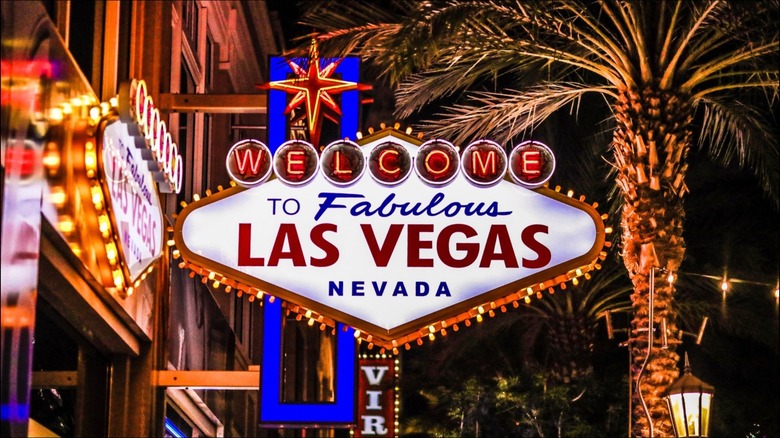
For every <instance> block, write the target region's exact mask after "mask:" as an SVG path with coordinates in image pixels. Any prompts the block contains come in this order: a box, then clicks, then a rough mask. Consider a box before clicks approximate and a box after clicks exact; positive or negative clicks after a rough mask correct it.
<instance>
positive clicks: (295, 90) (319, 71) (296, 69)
mask: <svg viewBox="0 0 780 438" xmlns="http://www.w3.org/2000/svg"><path fill="white" fill-rule="evenodd" d="M342 60H343V58H337V59H335V60H333V61H331V62H329V63H327V64H326V65H325V66H324V67H322V66H321V65H320V61H321V60H320V58H319V53H318V51H317V42H316V41H315V40H313V39H312V42H311V46H310V48H309V58H308V66H306V64H305V63H304V62H301V61H300V60H291V59H286V60H285V61H286V62H287V64H288V65H289V66H290V68H291V69H292V71H293V73H294V74H295V76H296V77H293V78H290V79H284V80H279V81H271V82H268V83H267V84H263V85H260V86H259V88H261V89H265V90H280V91H284V92H286V93H288V94H292V95H293V97H292V99H291V100H290V102H289V103H288V104H287V107H286V108H285V111H284V114H285V115H289V114H290V113H291V112H292V111H293V110H294V109H296V108H298V107H300V106H301V105H305V106H306V112H305V116H306V121H307V127H308V128H309V140H310V142H311V143H312V144H313V145H315V146H319V141H320V134H321V131H322V117H321V116H325V117H328V118H329V119H330V120H332V121H334V122H336V123H338V119H337V117H338V116H341V109H340V108H339V105H338V103H336V100H335V99H334V98H333V96H335V95H337V94H340V93H342V92H345V91H352V90H358V91H365V90H370V89H371V86H370V85H366V84H360V83H357V82H350V81H344V80H341V79H336V78H332V77H331V76H332V75H333V73H334V72H335V71H336V69H337V68H338V66H339V64H340V63H341V61H342ZM304 61H306V59H304ZM301 64H303V66H302V65H301ZM301 117H303V115H302V116H301Z"/></svg>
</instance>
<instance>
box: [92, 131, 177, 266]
mask: <svg viewBox="0 0 780 438" xmlns="http://www.w3.org/2000/svg"><path fill="white" fill-rule="evenodd" d="M102 163H103V175H104V177H105V180H106V181H105V183H106V186H107V187H108V192H109V195H110V199H111V212H112V213H113V216H114V217H113V221H114V226H115V227H116V233H117V236H118V240H119V245H118V246H119V248H120V251H121V253H122V257H123V260H124V262H125V264H126V266H127V269H128V271H129V273H130V277H131V279H135V278H137V277H138V276H139V275H140V274H141V273H143V272H144V270H146V268H148V267H149V265H151V263H152V262H153V261H154V260H155V259H156V258H157V257H159V256H160V254H162V233H163V225H162V209H161V208H160V201H159V199H158V198H157V191H156V188H155V185H154V180H153V178H152V173H151V172H150V171H149V166H148V163H147V161H146V160H144V159H143V157H142V156H141V150H140V149H138V148H136V147H135V139H134V138H133V137H132V136H130V135H129V134H128V132H127V125H125V124H124V123H122V122H119V121H117V122H114V123H111V124H110V125H108V126H107V127H106V128H105V130H104V133H103V151H102Z"/></svg>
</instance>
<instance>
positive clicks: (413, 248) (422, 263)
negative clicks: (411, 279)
mask: <svg viewBox="0 0 780 438" xmlns="http://www.w3.org/2000/svg"><path fill="white" fill-rule="evenodd" d="M432 231H433V224H410V225H408V231H407V235H406V239H407V240H406V242H407V244H406V260H407V264H408V266H409V267H410V268H430V267H433V259H424V258H420V250H421V249H430V248H433V241H432V240H422V239H421V238H420V234H421V233H430V232H432Z"/></svg>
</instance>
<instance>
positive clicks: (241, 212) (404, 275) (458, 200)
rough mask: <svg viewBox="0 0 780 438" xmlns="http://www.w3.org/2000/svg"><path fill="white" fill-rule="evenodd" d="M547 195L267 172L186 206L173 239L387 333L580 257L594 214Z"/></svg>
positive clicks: (589, 249)
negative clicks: (297, 179)
mask: <svg viewBox="0 0 780 438" xmlns="http://www.w3.org/2000/svg"><path fill="white" fill-rule="evenodd" d="M381 141H386V139H381ZM381 141H377V142H374V143H372V144H367V145H364V146H363V148H364V153H365V154H366V156H370V151H371V148H372V146H375V145H376V144H377V143H381ZM393 141H396V142H398V143H403V140H398V139H393ZM404 147H407V148H409V149H410V150H411V151H414V150H415V148H416V146H414V145H410V144H404ZM546 192H548V193H554V192H552V191H549V190H547V191H546ZM551 196H552V195H551ZM551 196H546V195H544V194H542V191H539V192H537V191H532V190H529V189H526V188H523V187H520V186H518V185H516V184H513V183H511V182H509V181H507V180H503V181H500V182H499V183H497V184H495V185H493V186H491V187H489V188H486V187H484V186H479V185H477V184H474V183H472V182H471V181H469V180H468V179H467V178H466V177H465V176H464V175H462V174H459V175H458V176H457V177H456V178H454V179H453V180H452V181H451V182H449V183H448V184H447V185H443V186H436V185H431V184H426V183H425V182H423V180H422V179H421V178H419V177H418V176H417V175H411V176H410V177H409V178H408V179H407V180H406V181H404V182H403V183H401V184H397V185H383V184H380V183H379V182H377V181H376V180H375V179H374V178H369V177H365V176H364V177H362V178H360V179H358V180H357V181H356V182H354V183H353V184H351V185H349V186H346V187H343V186H337V185H335V184H333V183H332V182H330V181H329V180H328V179H326V177H325V176H324V175H323V172H318V173H317V174H316V176H314V178H313V179H312V180H311V182H309V183H308V184H306V185H303V186H292V185H289V184H285V183H283V182H282V181H281V180H279V179H274V180H271V181H269V182H267V183H265V184H262V185H259V186H256V187H253V188H251V189H246V190H244V189H238V188H236V189H231V190H228V191H225V192H221V193H219V194H216V195H212V196H211V197H209V198H206V199H203V200H201V201H198V202H196V203H193V204H190V206H188V208H187V209H185V210H184V211H183V212H182V213H181V214H180V216H179V218H178V221H177V227H176V228H177V230H176V233H177V235H176V239H177V246H178V248H179V249H180V250H181V252H182V254H183V256H184V258H185V260H188V261H190V262H192V263H195V264H196V265H200V266H207V267H208V269H211V270H214V271H216V272H218V273H220V274H222V275H225V276H227V277H229V278H236V279H238V280H239V281H241V282H244V283H246V284H252V285H257V287H258V288H260V289H264V290H267V291H269V292H271V293H274V294H278V295H280V296H282V298H284V299H287V300H289V301H292V302H294V303H296V304H301V305H304V306H307V307H310V308H312V309H314V310H317V311H319V312H321V313H323V314H325V315H327V316H330V317H332V318H334V319H337V320H341V321H348V322H349V323H351V324H352V325H354V326H355V327H356V328H359V329H361V330H363V331H365V332H368V333H372V334H373V335H375V336H378V337H381V338H384V339H393V338H395V337H397V336H399V334H403V333H402V332H404V331H407V330H416V329H419V328H420V327H424V326H425V325H426V324H429V323H432V322H437V321H440V320H441V319H443V318H442V315H443V314H447V315H448V316H452V315H454V314H457V313H459V311H458V310H456V309H463V307H464V306H466V308H468V307H469V306H471V307H473V306H475V305H479V304H483V303H485V302H486V301H488V300H489V299H492V298H490V297H494V298H495V296H502V297H503V296H506V295H509V294H510V293H512V292H515V291H517V290H518V289H519V288H522V287H527V286H529V285H530V284H538V283H539V282H541V281H545V280H548V279H550V278H552V277H554V276H556V275H560V274H561V273H564V274H565V273H566V272H567V271H568V270H570V269H574V268H578V267H580V266H583V265H586V264H588V263H590V262H592V261H593V260H594V259H595V258H596V256H597V255H598V252H599V251H600V250H601V244H602V243H603V225H602V224H601V221H600V219H599V218H598V215H597V214H596V213H595V211H593V210H592V209H590V207H587V206H585V205H584V204H582V207H580V206H575V205H574V204H575V201H571V200H569V201H571V202H564V201H562V200H558V199H554V198H553V197H551ZM555 196H557V197H559V198H561V199H568V198H565V197H564V196H562V195H559V194H555ZM597 221H598V223H597ZM551 272H553V273H551ZM507 286H510V287H509V288H507ZM496 294H498V295H496ZM485 297H488V298H485ZM460 311H462V310H460Z"/></svg>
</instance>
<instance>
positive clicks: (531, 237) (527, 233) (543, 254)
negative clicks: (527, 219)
mask: <svg viewBox="0 0 780 438" xmlns="http://www.w3.org/2000/svg"><path fill="white" fill-rule="evenodd" d="M537 233H544V234H547V233H548V228H547V225H541V224H534V225H529V226H527V227H525V229H524V230H523V232H522V234H521V235H520V238H521V239H522V240H523V244H524V245H525V246H527V247H528V249H530V250H531V251H533V252H535V253H536V255H537V257H536V259H534V260H528V259H523V267H524V268H530V269H535V268H542V267H544V266H546V265H547V264H548V263H550V260H551V259H552V254H550V249H549V248H547V247H546V246H544V245H543V244H542V243H540V242H539V241H538V240H536V237H535V235H536V234H537Z"/></svg>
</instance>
